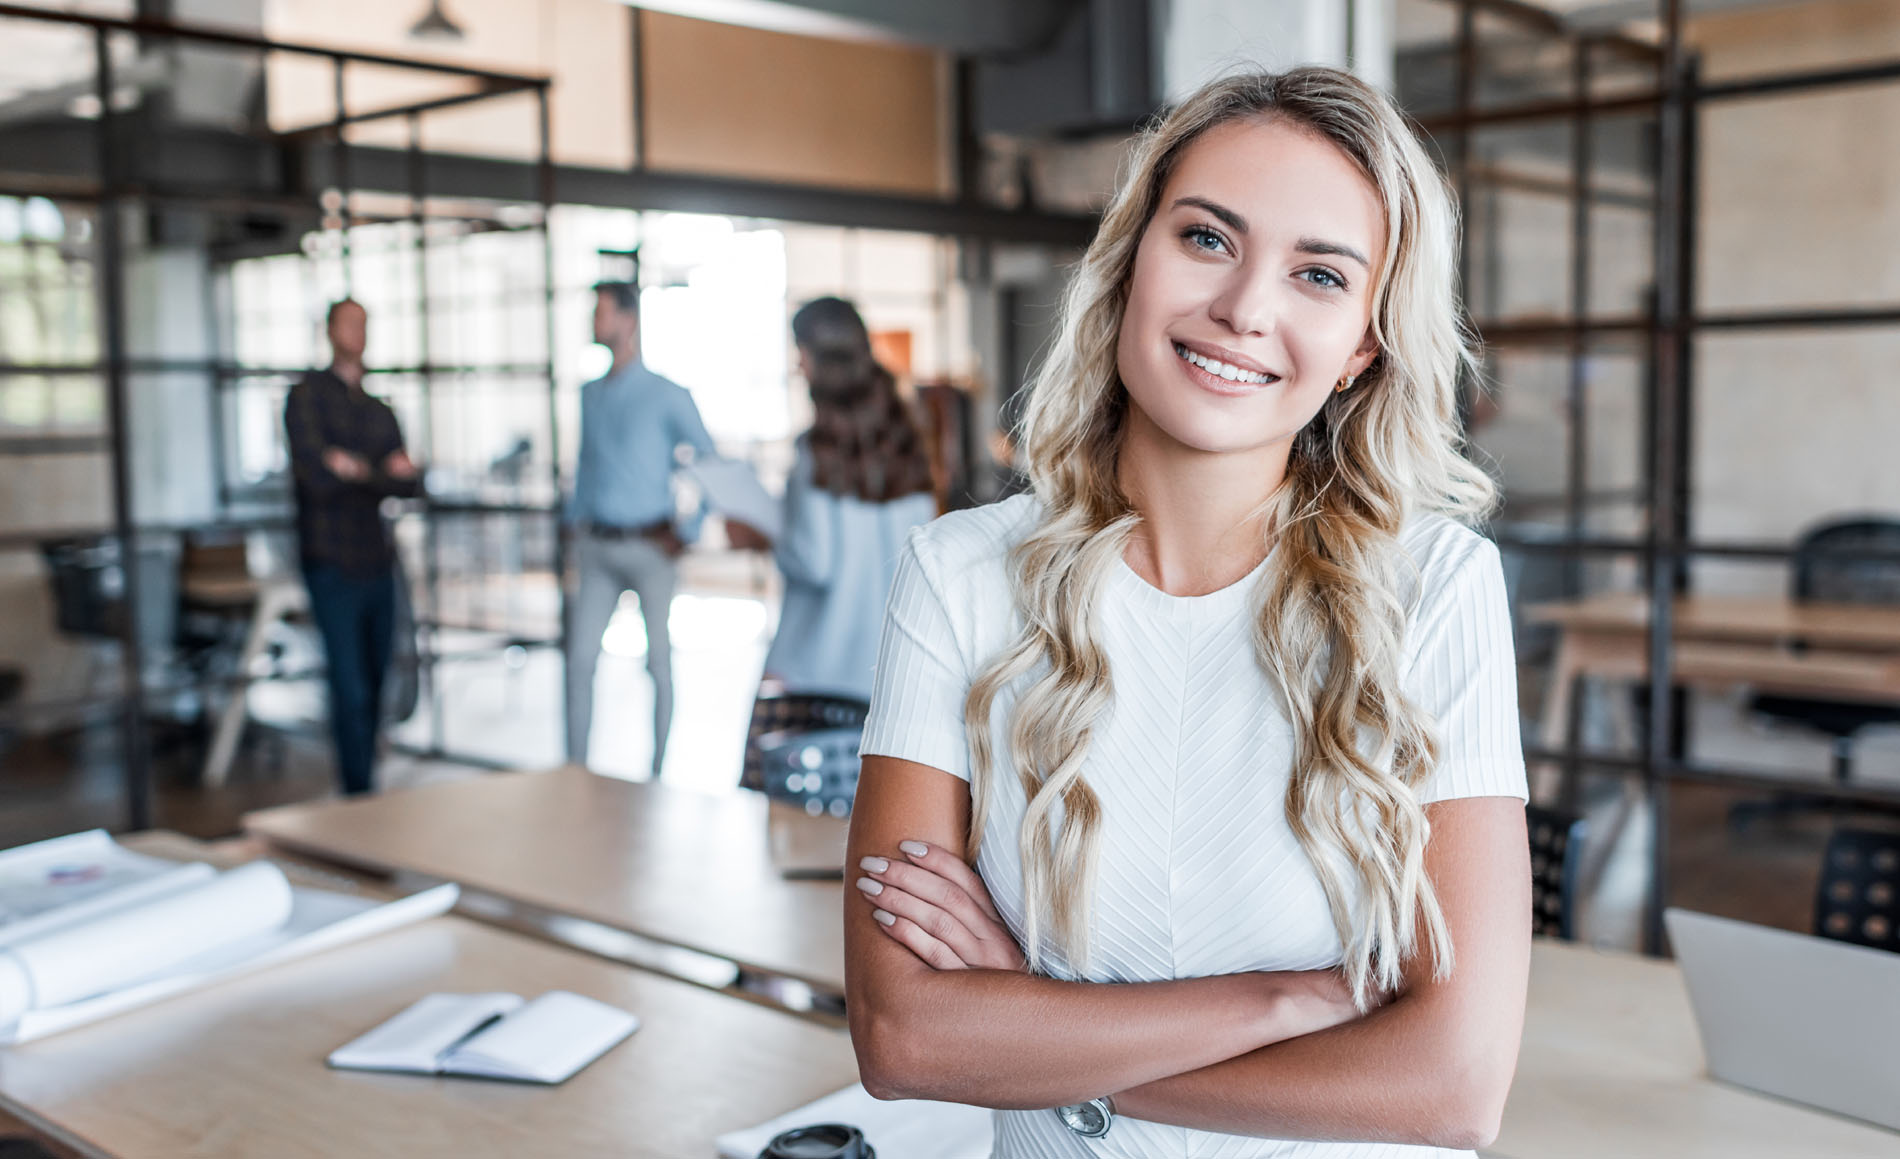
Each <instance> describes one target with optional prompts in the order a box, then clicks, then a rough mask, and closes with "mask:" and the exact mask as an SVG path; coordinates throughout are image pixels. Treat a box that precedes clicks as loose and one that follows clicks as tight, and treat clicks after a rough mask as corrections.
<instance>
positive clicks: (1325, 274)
mask: <svg viewBox="0 0 1900 1159" xmlns="http://www.w3.org/2000/svg"><path fill="white" fill-rule="evenodd" d="M1301 276H1303V277H1307V278H1311V279H1314V280H1315V283H1314V284H1316V285H1321V286H1325V287H1326V288H1327V289H1331V290H1343V289H1345V288H1346V279H1344V278H1342V277H1340V276H1339V275H1338V274H1336V273H1334V272H1333V271H1331V270H1329V269H1325V268H1324V267H1321V268H1318V269H1311V270H1302V271H1301Z"/></svg>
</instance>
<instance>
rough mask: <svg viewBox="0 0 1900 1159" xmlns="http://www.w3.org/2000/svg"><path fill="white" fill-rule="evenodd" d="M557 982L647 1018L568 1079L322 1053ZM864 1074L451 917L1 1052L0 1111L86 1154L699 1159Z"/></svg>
mask: <svg viewBox="0 0 1900 1159" xmlns="http://www.w3.org/2000/svg"><path fill="white" fill-rule="evenodd" d="M144 848H146V850H147V851H148V852H162V853H165V854H167V855H172V856H187V857H189V856H202V855H204V854H205V853H207V852H208V851H207V850H205V849H204V847H201V846H194V845H193V844H192V843H189V842H184V841H182V840H180V839H176V838H174V839H171V840H170V841H168V842H161V843H160V844H159V845H158V846H153V845H149V844H148V845H145V846H144ZM293 876H296V873H295V871H294V870H293ZM331 884H334V882H332V883H331ZM554 989H564V990H572V991H574V992H576V993H580V994H586V995H588V996H590V997H593V998H598V999H600V1000H601V1001H604V1002H609V1003H612V1004H614V1005H616V1006H621V1007H624V1008H626V1009H628V1010H631V1011H633V1012H635V1013H636V1014H638V1015H639V1016H640V1018H641V1020H642V1025H641V1028H640V1030H639V1031H638V1032H637V1033H635V1034H634V1036H633V1037H632V1038H630V1039H628V1040H627V1041H626V1042H624V1043H622V1044H620V1045H619V1046H617V1047H615V1048H614V1049H612V1050H610V1051H609V1052H608V1053H607V1054H605V1055H603V1056H602V1057H601V1058H600V1059H599V1060H598V1061H597V1062H595V1063H594V1064H593V1065H591V1066H590V1067H588V1068H587V1069H586V1070H584V1071H582V1072H581V1073H580V1074H579V1075H576V1076H575V1077H574V1078H572V1079H570V1080H569V1081H568V1082H567V1083H565V1084H563V1085H561V1086H559V1087H538V1086H529V1085H518V1084H510V1083H496V1082H482V1081H475V1080H466V1079H439V1078H424V1077H418V1076H413V1075H382V1074H369V1073H363V1072H352V1071H333V1070H330V1069H328V1068H327V1067H326V1066H325V1065H324V1057H325V1055H327V1054H328V1053H329V1052H330V1051H331V1050H332V1049H334V1048H335V1047H337V1046H340V1045H342V1044H343V1043H344V1042H347V1041H349V1040H350V1039H352V1038H354V1037H356V1036H357V1035H359V1034H361V1033H362V1032H364V1031H365V1030H367V1029H369V1028H370V1027H372V1026H374V1025H376V1024H377V1023H379V1022H381V1021H382V1020H384V1019H386V1018H388V1017H390V1016H391V1015H393V1014H395V1013H396V1012H397V1011H399V1010H401V1009H403V1008H404V1007H405V1006H407V1005H409V1004H410V1003H411V1002H413V1001H415V1000H416V999H418V998H420V997H422V996H423V995H425V994H428V993H432V992H435V991H462V992H470V991H483V990H509V991H514V992H516V993H522V994H528V995H534V994H540V993H542V992H545V991H547V990H554ZM856 1077H857V1071H856V1065H855V1061H854V1059H853V1057H852V1053H851V1047H850V1043H849V1040H848V1039H847V1038H846V1037H845V1036H844V1034H842V1033H841V1032H839V1031H835V1030H830V1029H827V1028H825V1027H822V1026H818V1025H815V1024H813V1023H811V1022H807V1021H805V1020H802V1019H798V1018H795V1017H792V1016H791V1015H788V1014H785V1013H781V1012H778V1011H774V1010H769V1009H764V1008H762V1007H759V1006H757V1005H754V1004H751V1003H747V1002H743V1001H739V1000H736V999H734V998H731V997H728V996H725V995H722V994H717V993H713V992H711V991H708V990H704V989H701V988H699V987H695V986H689V985H686V984H685V983H681V982H675V981H672V980H669V979H666V978H660V977H656V976H653V975H650V974H645V973H642V972H640V971H636V970H630V969H628V968H626V967H624V966H619V965H615V964H613V963H610V962H605V961H602V960H599V959H596V958H591V957H588V956H586V955H583V954H579V953H575V952H573V951H571V950H566V949H562V948H560V947H557V946H554V945H550V944H547V943H545V942H539V941H535V940H532V939H528V938H523V937H520V936H518V935H515V934H511V933H507V932H504V931H500V930H495V929H492V928H489V927H486V926H483V925H480V924H478V923H475V922H471V921H468V920H466V919H463V918H458V917H445V918H437V919H434V920H432V921H429V922H425V923H422V924H420V925H417V926H412V927H409V928H406V929H402V930H397V931H394V932H392V933H388V934H384V935H381V936H379V937H376V938H372V939H370V940H368V941H365V942H362V943H358V944H356V945H351V946H345V947H341V948H339V949H335V950H331V951H328V952H325V953H322V954H318V955H315V956H313V957H311V958H307V959H303V960H300V961H297V962H293V963H289V964H287V965H283V966H278V967H275V968H273V969H269V970H265V971H262V972H260V973H258V974H254V975H251V976H249V977H246V978H241V979H238V980H236V981H233V982H229V983H226V984H224V985H220V986H217V987H214V988H212V989H209V990H205V991H200V992H198V993H195V994H189V995H185V996H182V997H178V998H174V999H171V1000H169V1001H166V1002H162V1003H159V1004H157V1005H154V1006H150V1007H146V1008H144V1009H141V1010H136V1011H132V1012H130V1013H127V1014H123V1015H120V1016H118V1017H115V1018H111V1019H108V1020H106V1021H104V1022H101V1023H98V1024H95V1025H93V1026H89V1027H85V1028H82V1029H79V1030H74V1031H70V1032H68V1033H66V1034H62V1035H58V1036H55V1037H53V1038H49V1039H45V1040H42V1041H39V1042H35V1043H31V1044H28V1045H26V1046H20V1047H11V1048H6V1049H0V1110H3V1111H5V1112H8V1113H11V1114H12V1115H14V1116H16V1117H17V1118H19V1119H21V1120H23V1121H25V1122H26V1123H28V1124H30V1125H32V1126H33V1127H35V1128H36V1129H38V1130H39V1131H41V1132H43V1133H45V1134H46V1135H48V1136H49V1137H51V1138H52V1139H53V1140H54V1141H56V1142H58V1143H62V1144H64V1145H66V1146H69V1147H72V1148H74V1149H75V1150H77V1151H78V1152H79V1153H80V1154H82V1155H85V1156H88V1157H93V1159H256V1157H258V1156H270V1157H271V1159H303V1157H305V1156H308V1157H311V1159H317V1157H322V1159H331V1157H334V1156H350V1157H352V1159H381V1157H388V1159H430V1157H436V1156H440V1157H442V1159H451V1157H454V1159H480V1157H485V1156H495V1157H497V1159H500V1157H502V1156H508V1157H516V1156H530V1155H532V1156H542V1155H546V1156H562V1157H563V1159H566V1157H581V1156H602V1157H606V1156H613V1157H615V1159H628V1157H643V1159H710V1157H711V1156H712V1154H713V1139H714V1137H715V1136H717V1135H719V1134H723V1133H724V1132H726V1131H730V1130H734V1129H736V1128H739V1127H745V1126H750V1125H751V1124H753V1123H756V1122H762V1121H764V1120H765V1119H767V1118H770V1117H772V1116H774V1115H777V1114H781V1113H783V1112H785V1111H788V1110H791V1109H792V1108H794V1107H798V1106H801V1105H803V1104H804V1103H806V1102H808V1101H810V1100H812V1099H815V1098H818V1097H819V1096H821V1095H824V1094H827V1093H829V1092H831V1091H833V1090H836V1089H837V1088H839V1087H842V1086H845V1085H847V1084H849V1083H851V1082H852V1081H854V1080H855V1078H856Z"/></svg>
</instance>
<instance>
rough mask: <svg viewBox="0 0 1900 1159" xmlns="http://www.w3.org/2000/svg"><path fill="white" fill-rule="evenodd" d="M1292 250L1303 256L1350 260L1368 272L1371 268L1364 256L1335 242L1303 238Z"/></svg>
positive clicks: (1349, 247)
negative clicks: (1329, 256)
mask: <svg viewBox="0 0 1900 1159" xmlns="http://www.w3.org/2000/svg"><path fill="white" fill-rule="evenodd" d="M1293 248H1294V249H1296V250H1298V251H1300V252H1301V253H1303V254H1313V255H1315V256H1319V255H1325V254H1330V255H1333V256H1336V257H1342V258H1351V259H1352V260H1353V261H1355V262H1358V263H1359V264H1360V265H1362V266H1364V267H1365V268H1367V269H1368V270H1369V269H1371V268H1372V263H1371V262H1369V261H1367V260H1366V255H1364V254H1362V253H1360V252H1359V251H1358V250H1356V249H1354V248H1352V247H1351V246H1349V245H1342V244H1340V243H1339V242H1336V241H1321V240H1320V239H1319V238H1316V237H1303V238H1301V239H1300V240H1299V241H1298V242H1296V243H1295V244H1294V246H1293Z"/></svg>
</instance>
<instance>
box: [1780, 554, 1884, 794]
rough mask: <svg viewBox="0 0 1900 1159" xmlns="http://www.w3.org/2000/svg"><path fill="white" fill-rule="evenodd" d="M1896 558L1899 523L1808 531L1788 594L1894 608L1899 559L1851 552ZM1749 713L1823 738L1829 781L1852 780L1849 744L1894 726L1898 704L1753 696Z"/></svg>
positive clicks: (1805, 599) (1802, 598)
mask: <svg viewBox="0 0 1900 1159" xmlns="http://www.w3.org/2000/svg"><path fill="white" fill-rule="evenodd" d="M1856 551H1886V552H1896V553H1900V521H1895V520H1891V519H1853V520H1846V521H1842V522H1837V523H1828V524H1824V525H1822V526H1820V527H1817V528H1815V529H1814V530H1812V531H1809V532H1808V533H1807V534H1806V535H1804V536H1802V537H1801V542H1800V543H1799V544H1798V545H1797V546H1796V547H1795V555H1794V576H1793V583H1792V594H1793V596H1794V599H1795V600H1796V602H1808V601H1815V602H1824V603H1834V604H1900V558H1896V559H1856V558H1854V557H1853V556H1852V555H1851V554H1848V553H1851V552H1856ZM1750 708H1751V709H1752V710H1753V711H1755V712H1758V713H1761V714H1762V715H1764V716H1767V717H1770V718H1772V719H1774V720H1779V721H1786V722H1788V723H1790V724H1796V725H1800V726H1801V727H1803V728H1807V729H1810V730H1812V731H1814V732H1818V733H1821V734H1822V735H1823V736H1826V737H1828V738H1829V739H1830V740H1831V741H1832V743H1833V748H1834V779H1835V780H1836V781H1838V782H1841V783H1843V784H1845V783H1846V782H1847V781H1848V779H1849V778H1850V777H1852V775H1853V770H1854V741H1855V740H1856V739H1857V738H1858V737H1859V735H1860V733H1861V730H1862V729H1865V728H1868V727H1870V726H1872V725H1877V724H1900V705H1891V704H1856V703H1853V702H1848V701H1835V700H1814V699H1810V698H1807V697H1795V696H1757V697H1755V699H1754V701H1753V702H1752V703H1751V705H1750Z"/></svg>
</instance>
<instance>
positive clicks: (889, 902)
mask: <svg viewBox="0 0 1900 1159" xmlns="http://www.w3.org/2000/svg"><path fill="white" fill-rule="evenodd" d="M1427 815H1428V817H1429V818H1430V820H1431V825H1432V836H1431V841H1430V843H1429V845H1428V846H1427V847H1426V854H1425V869H1426V873H1427V874H1428V875H1429V876H1430V878H1431V880H1432V883H1433V886H1434V888H1435V889H1436V890H1437V895H1438V900H1439V904H1440V905H1441V906H1442V907H1443V909H1444V912H1445V917H1446V922H1447V925H1448V927H1449V929H1450V931H1451V938H1452V943H1453V946H1454V947H1455V950H1456V968H1455V969H1454V970H1453V972H1452V974H1451V976H1450V977H1449V978H1446V979H1443V980H1435V979H1433V978H1432V976H1431V975H1432V970H1431V962H1430V959H1429V957H1420V958H1415V959H1413V961H1412V962H1410V963H1409V964H1408V966H1407V969H1406V977H1405V984H1404V986H1403V987H1402V989H1401V991H1400V992H1399V993H1398V994H1396V995H1393V996H1391V997H1390V999H1389V1000H1388V1001H1386V1002H1385V1003H1384V1004H1383V1005H1382V1006H1380V1007H1378V1008H1377V1009H1375V1010H1373V1011H1372V1012H1370V1013H1368V1014H1366V1015H1364V1016H1360V1015H1358V1014H1357V1012H1356V1011H1354V1010H1353V1008H1352V1006H1351V1003H1350V1002H1349V1001H1348V999H1347V997H1346V994H1345V988H1344V986H1343V984H1341V983H1340V981H1339V979H1338V978H1337V977H1336V976H1334V975H1333V974H1332V973H1331V972H1327V971H1320V972H1311V973H1299V974H1295V973H1282V974H1268V973H1261V974H1236V975H1227V976H1222V977H1212V978H1197V979H1187V980H1181V981H1169V982H1149V983H1133V984H1099V983H1087V982H1062V981H1056V980H1053V979H1049V978H1042V977H1037V976H1034V975H1030V974H1028V973H1025V972H1023V970H1022V968H1021V955H1020V953H1019V952H1018V950H1017V947H1016V946H1015V944H1014V942H1013V941H1011V940H1010V936H1009V934H1008V931H1007V930H1006V929H1005V928H1004V927H1003V925H1002V923H1001V921H1000V920H998V919H997V917H996V913H995V910H994V907H993V906H992V905H991V903H990V899H989V896H988V893H987V892H986V891H985V890H984V889H983V886H982V883H981V881H980V880H979V879H977V877H976V875H975V874H974V872H972V871H971V870H970V869H969V867H968V866H966V865H964V864H963V862H962V861H961V860H960V859H959V858H958V857H957V856H956V855H955V854H954V853H952V852H950V851H953V850H960V849H962V848H963V843H964V837H965V834H966V833H967V830H968V825H969V792H968V787H967V786H966V785H965V784H964V783H963V782H962V781H960V780H958V779H957V778H955V777H953V776H951V775H950V774H948V773H945V772H943V771H941V770H938V769H933V768H930V767H929V766H926V765H919V764H914V763H912V762H909V761H903V760H898V759H896V758H893V757H878V756H870V757H866V758H865V759H864V770H863V775H862V776H861V778H860V780H859V785H858V796H857V801H856V804H855V806H854V809H853V814H852V824H851V841H850V848H849V854H848V857H849V861H848V865H850V866H851V867H853V868H852V869H851V871H850V872H849V874H848V876H850V877H852V878H854V879H855V878H858V877H860V876H862V877H864V878H866V879H867V880H869V881H871V882H872V883H874V884H875V885H876V886H877V889H876V892H875V893H872V892H869V891H868V890H867V889H866V888H865V887H860V888H859V889H850V890H846V891H845V892H846V893H847V894H848V895H850V896H847V898H846V899H845V906H846V913H845V950H846V983H847V1008H848V1010H849V1012H850V1022H851V1037H852V1042H853V1044H854V1045H855V1047H856V1049H857V1053H858V1065H859V1069H860V1072H861V1075H862V1078H863V1081H864V1084H865V1087H866V1088H867V1089H868V1090H869V1091H870V1092H871V1093H872V1094H874V1095H877V1096H878V1097H880V1098H930V1099H941V1100H947V1101H953V1102H965V1103H974V1104H977V1105H980V1106H987V1107H998V1108H1004V1109H1038V1108H1045V1107H1053V1106H1059V1105H1062V1104H1066V1103H1074V1102H1080V1101H1083V1100H1085V1099H1089V1098H1094V1097H1097V1096H1100V1095H1104V1094H1112V1095H1113V1096H1114V1100H1115V1107H1116V1111H1117V1113H1118V1114H1121V1115H1127V1116H1132V1117H1135V1118H1141V1119H1148V1120H1153V1121H1157V1122H1163V1123H1172V1124H1176V1125H1179V1126H1186V1127H1193V1128H1197V1129H1200V1130H1207V1131H1219V1132H1224V1133H1229V1134H1239V1135H1254V1136H1260V1137H1267V1138H1281V1139H1326V1140H1353V1141H1363V1142H1394V1143H1414V1144H1427V1145H1435V1146H1444V1147H1461V1148H1470V1147H1478V1146H1483V1145H1485V1144H1487V1143H1489V1142H1490V1141H1491V1140H1492V1139H1493V1138H1495V1137H1496V1135H1497V1131H1498V1126H1499V1122H1500V1120H1501V1118H1502V1115H1503V1109H1504V1100H1505V1096H1506V1094H1507V1093H1508V1092H1509V1090H1510V1084H1511V1076H1512V1073H1513V1071H1514V1070H1515V1068H1516V1063H1517V1045H1518V1039H1519V1036H1520V1034H1521V1031H1522V1025H1523V1013H1524V993H1525V984H1526V978H1527V975H1528V972H1529V959H1530V930H1529V918H1528V914H1529V910H1530V867H1529V860H1528V859H1529V853H1528V842H1527V840H1526V837H1525V833H1524V813H1523V806H1522V804H1521V802H1519V801H1517V800H1516V799H1514V798H1509V797H1479V798H1470V799H1465V800H1455V801H1444V802H1440V803H1438V804H1436V805H1432V806H1429V807H1428V809H1427ZM906 844H908V845H909V846H910V847H911V849H913V850H914V849H916V848H917V846H918V845H919V844H921V845H922V846H923V847H924V849H925V852H924V853H923V854H921V855H920V856H916V855H912V854H908V853H906V852H905V851H904V850H903V848H902V846H904V845H906ZM866 857H870V858H876V859H881V862H882V864H883V866H884V868H883V869H882V870H877V871H866V870H860V869H858V868H856V867H857V866H858V865H859V863H860V860H861V859H863V858H866ZM871 864H872V866H873V867H874V869H875V867H876V866H877V865H878V864H879V861H873V862H872V863H871ZM877 913H882V914H884V915H886V917H887V918H888V919H889V921H888V924H887V923H886V921H885V920H884V919H880V918H878V917H876V916H874V915H875V914H877Z"/></svg>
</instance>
